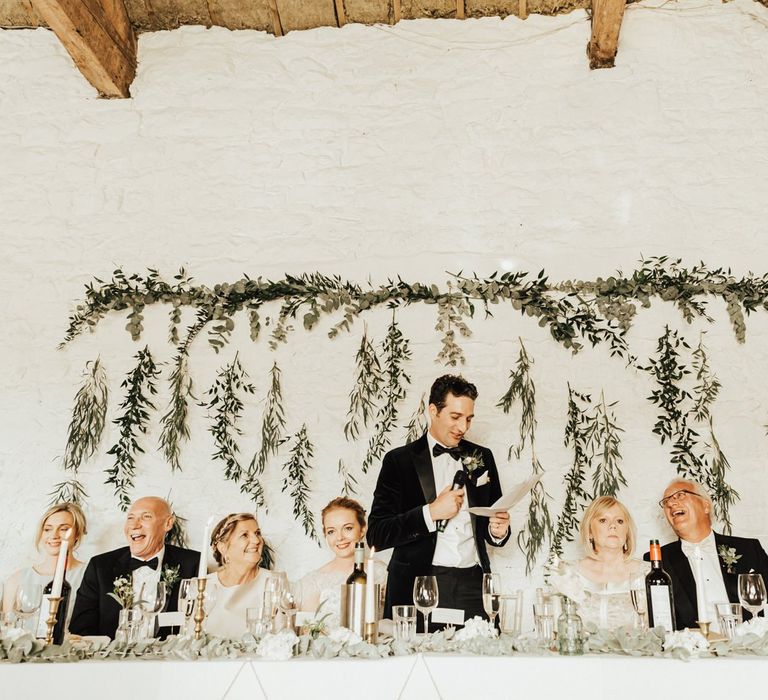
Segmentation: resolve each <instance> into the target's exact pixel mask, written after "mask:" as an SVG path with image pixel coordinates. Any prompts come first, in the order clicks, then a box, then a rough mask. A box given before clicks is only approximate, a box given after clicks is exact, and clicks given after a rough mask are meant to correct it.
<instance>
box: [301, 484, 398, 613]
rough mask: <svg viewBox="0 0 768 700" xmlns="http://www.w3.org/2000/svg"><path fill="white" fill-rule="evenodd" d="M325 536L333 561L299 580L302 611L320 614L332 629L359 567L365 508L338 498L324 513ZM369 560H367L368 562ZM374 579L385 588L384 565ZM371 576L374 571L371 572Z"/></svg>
mask: <svg viewBox="0 0 768 700" xmlns="http://www.w3.org/2000/svg"><path fill="white" fill-rule="evenodd" d="M321 518H322V522H323V535H324V536H325V541H326V543H327V544H328V548H329V549H330V550H331V552H332V553H333V559H331V560H330V561H329V562H327V563H326V564H324V565H323V566H321V567H320V568H319V569H316V570H315V571H311V572H310V573H308V574H307V575H306V576H304V578H302V579H301V580H300V581H299V591H300V596H301V610H303V611H305V612H317V611H318V609H319V610H320V615H319V616H320V617H325V616H326V615H327V617H326V618H325V622H326V624H327V625H328V626H330V627H337V626H338V625H339V614H340V606H341V585H342V584H343V583H346V581H347V578H349V575H350V574H351V573H352V569H353V568H354V566H355V543H356V542H359V541H361V540H362V539H363V538H364V537H365V528H366V520H365V509H364V508H363V507H362V506H361V505H360V504H359V503H358V502H357V501H356V500H354V499H352V498H345V497H339V498H334V499H333V500H332V501H331V502H330V503H328V505H326V506H325V508H323V510H322V513H321ZM367 561H368V560H367V559H366V562H367ZM374 568H375V570H374V572H373V580H374V582H375V583H380V584H382V586H383V585H384V584H385V583H386V580H387V571H386V567H385V565H384V564H382V563H381V562H378V561H376V562H375V567H374ZM367 574H368V576H369V577H370V576H371V572H370V571H369V572H367Z"/></svg>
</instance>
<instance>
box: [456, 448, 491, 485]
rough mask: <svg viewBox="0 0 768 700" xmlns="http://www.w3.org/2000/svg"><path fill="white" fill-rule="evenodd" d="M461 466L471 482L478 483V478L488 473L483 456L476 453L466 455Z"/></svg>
mask: <svg viewBox="0 0 768 700" xmlns="http://www.w3.org/2000/svg"><path fill="white" fill-rule="evenodd" d="M461 466H462V467H463V469H464V471H465V472H466V473H467V478H468V479H470V481H477V477H479V476H480V475H481V474H483V473H484V472H485V471H486V466H485V463H484V462H483V455H481V454H480V453H479V452H475V453H473V454H471V455H464V456H463V457H462V458H461Z"/></svg>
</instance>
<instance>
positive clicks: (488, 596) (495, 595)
mask: <svg viewBox="0 0 768 700" xmlns="http://www.w3.org/2000/svg"><path fill="white" fill-rule="evenodd" d="M500 607H501V577H500V576H499V575H498V574H483V609H484V610H485V614H486V615H488V618H489V619H490V621H491V624H492V625H493V626H494V627H495V626H496V616H497V615H498V614H499V609H500Z"/></svg>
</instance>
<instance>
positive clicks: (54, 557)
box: [2, 502, 86, 629]
mask: <svg viewBox="0 0 768 700" xmlns="http://www.w3.org/2000/svg"><path fill="white" fill-rule="evenodd" d="M65 533H68V539H69V551H68V556H67V568H66V573H65V577H66V580H67V582H68V583H69V585H70V589H71V592H70V595H69V604H68V605H67V620H69V618H70V617H71V616H72V607H73V605H74V601H75V592H76V591H77V589H78V587H79V586H80V581H81V580H82V578H83V572H84V571H85V565H84V564H83V562H81V561H80V560H79V559H77V558H75V550H76V549H77V546H78V545H79V544H80V540H81V539H82V537H83V535H85V534H86V522H85V515H84V514H83V511H82V510H81V509H80V506H79V505H77V504H76V503H69V502H65V503H57V504H56V505H54V506H51V507H50V508H49V509H48V510H47V511H46V512H45V513H44V514H43V517H42V519H41V520H40V523H39V524H38V526H37V533H36V535H35V547H36V549H37V551H38V553H39V554H41V555H42V556H41V558H40V559H39V560H38V561H37V563H35V564H34V565H32V566H28V567H26V568H24V569H20V570H19V571H17V572H16V573H14V574H13V575H12V576H10V577H9V578H8V580H7V581H6V583H5V594H4V596H3V601H2V610H3V612H4V613H7V612H11V611H12V610H13V600H14V598H15V596H16V591H17V589H18V588H19V587H20V586H27V585H30V584H36V585H39V586H42V588H43V589H45V587H46V586H47V585H48V584H49V583H51V581H53V574H54V571H55V570H56V562H57V561H58V558H59V548H60V547H61V540H62V536H64V535H65ZM47 613H48V607H47V605H43V606H41V612H40V616H39V619H43V620H44V619H45V618H47ZM43 629H45V627H43Z"/></svg>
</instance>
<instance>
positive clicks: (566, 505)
mask: <svg viewBox="0 0 768 700" xmlns="http://www.w3.org/2000/svg"><path fill="white" fill-rule="evenodd" d="M590 403H591V398H590V396H589V395H588V394H581V393H579V392H578V391H574V390H573V389H572V388H571V385H570V384H569V385H568V420H567V422H566V424H565V440H564V442H565V446H566V447H572V448H573V462H572V463H571V466H570V468H569V469H568V472H567V474H566V475H565V499H564V501H563V509H562V511H561V512H560V515H559V516H558V517H557V524H556V525H555V528H554V535H553V536H552V543H551V545H550V549H549V552H550V558H552V555H557V556H558V557H560V556H562V554H563V544H565V543H566V542H571V541H572V540H573V537H574V533H575V532H576V530H577V529H578V527H579V514H580V513H581V512H582V511H583V510H584V508H585V507H586V506H587V504H588V503H589V501H591V500H592V495H591V494H590V493H588V492H587V490H586V481H587V473H588V471H589V468H590V466H591V464H590V457H589V443H590V440H589V430H588V423H589V419H588V416H587V415H586V413H587V408H588V407H589V405H590Z"/></svg>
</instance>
